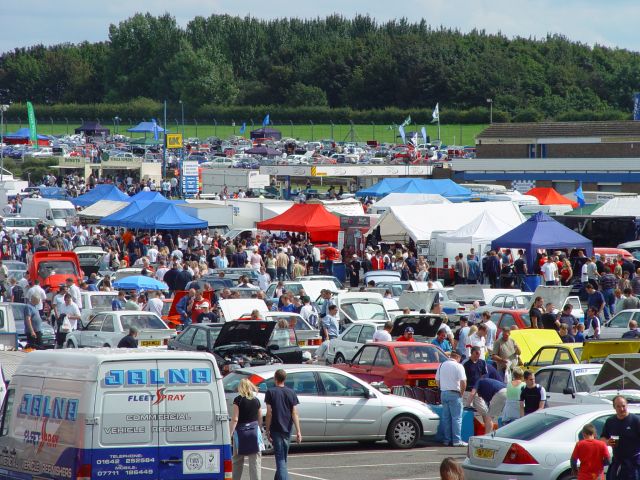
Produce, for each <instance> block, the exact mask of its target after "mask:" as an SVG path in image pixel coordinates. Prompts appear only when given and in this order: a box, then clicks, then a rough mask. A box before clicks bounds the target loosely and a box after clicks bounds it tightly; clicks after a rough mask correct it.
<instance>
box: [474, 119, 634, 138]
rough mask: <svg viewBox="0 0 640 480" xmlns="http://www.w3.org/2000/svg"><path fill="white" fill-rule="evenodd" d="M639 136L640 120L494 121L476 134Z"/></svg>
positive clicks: (486, 135)
mask: <svg viewBox="0 0 640 480" xmlns="http://www.w3.org/2000/svg"><path fill="white" fill-rule="evenodd" d="M612 136H640V122H636V121H608V122H607V121H605V122H539V123H494V124H492V125H490V126H489V127H487V128H486V129H485V130H484V131H482V132H481V133H480V134H478V137H477V138H478V139H482V138H536V137H612Z"/></svg>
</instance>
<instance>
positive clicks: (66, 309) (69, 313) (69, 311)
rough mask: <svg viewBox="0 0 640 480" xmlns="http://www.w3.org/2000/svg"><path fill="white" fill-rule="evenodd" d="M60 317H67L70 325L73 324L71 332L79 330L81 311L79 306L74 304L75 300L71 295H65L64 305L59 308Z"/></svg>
mask: <svg viewBox="0 0 640 480" xmlns="http://www.w3.org/2000/svg"><path fill="white" fill-rule="evenodd" d="M58 315H65V316H66V318H67V320H69V323H70V324H71V327H70V328H69V332H73V331H74V330H77V329H78V320H80V309H79V308H78V305H76V304H75V303H73V299H72V297H71V295H70V294H68V293H67V294H65V296H64V304H63V305H62V306H61V307H60V308H58ZM62 331H64V330H62ZM69 332H64V333H69Z"/></svg>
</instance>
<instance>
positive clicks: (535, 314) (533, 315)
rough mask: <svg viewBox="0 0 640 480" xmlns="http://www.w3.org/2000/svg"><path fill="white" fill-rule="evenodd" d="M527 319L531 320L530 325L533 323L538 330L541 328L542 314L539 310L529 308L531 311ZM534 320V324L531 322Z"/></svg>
mask: <svg viewBox="0 0 640 480" xmlns="http://www.w3.org/2000/svg"><path fill="white" fill-rule="evenodd" d="M529 318H530V319H531V325H533V324H534V323H535V324H536V325H537V326H538V328H542V320H541V318H542V312H541V311H540V309H539V308H537V307H531V309H530V310H529ZM534 318H535V319H536V321H535V322H534V321H533V319H534Z"/></svg>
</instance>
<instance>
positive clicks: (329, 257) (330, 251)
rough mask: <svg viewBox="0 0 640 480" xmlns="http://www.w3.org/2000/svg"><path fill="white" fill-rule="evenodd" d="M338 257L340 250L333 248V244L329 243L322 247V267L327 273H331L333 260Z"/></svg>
mask: <svg viewBox="0 0 640 480" xmlns="http://www.w3.org/2000/svg"><path fill="white" fill-rule="evenodd" d="M339 258H340V252H339V251H338V250H336V249H335V248H333V244H331V243H330V244H329V246H328V247H327V248H325V249H324V269H325V273H326V274H327V275H333V262H335V261H336V260H338V259H339Z"/></svg>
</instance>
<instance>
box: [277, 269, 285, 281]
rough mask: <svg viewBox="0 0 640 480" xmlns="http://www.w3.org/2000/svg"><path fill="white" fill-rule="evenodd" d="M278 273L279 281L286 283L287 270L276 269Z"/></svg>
mask: <svg viewBox="0 0 640 480" xmlns="http://www.w3.org/2000/svg"><path fill="white" fill-rule="evenodd" d="M276 271H277V273H278V281H285V280H286V279H287V269H286V268H284V267H278V268H277V269H276Z"/></svg>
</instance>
